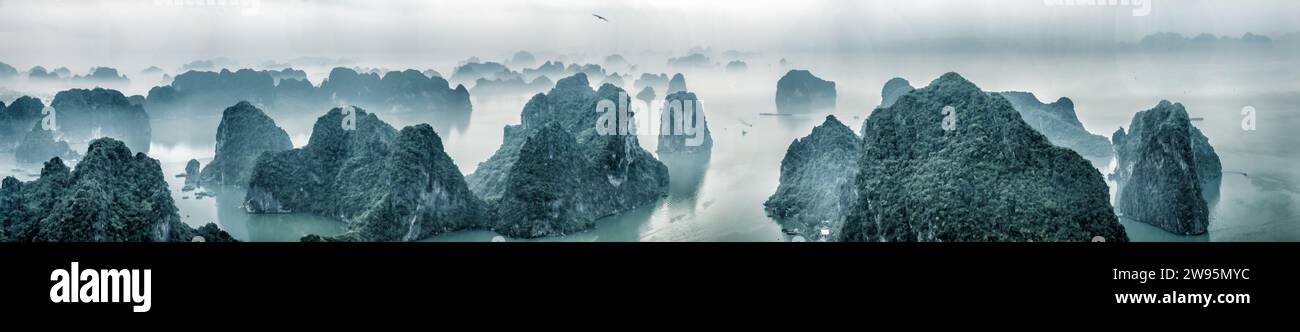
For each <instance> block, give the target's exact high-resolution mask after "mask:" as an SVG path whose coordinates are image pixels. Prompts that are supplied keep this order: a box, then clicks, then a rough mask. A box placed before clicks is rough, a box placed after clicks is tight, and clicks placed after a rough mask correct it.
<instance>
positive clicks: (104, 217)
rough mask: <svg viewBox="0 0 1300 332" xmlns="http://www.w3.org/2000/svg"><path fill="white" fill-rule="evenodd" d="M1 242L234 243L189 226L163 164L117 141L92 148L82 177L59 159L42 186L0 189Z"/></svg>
mask: <svg viewBox="0 0 1300 332" xmlns="http://www.w3.org/2000/svg"><path fill="white" fill-rule="evenodd" d="M0 239H2V240H4V241H16V242H172V241H181V242H189V241H206V242H218V241H233V238H231V237H230V235H229V234H226V232H225V231H222V230H220V229H218V228H217V227H216V225H213V224H208V225H205V226H204V227H201V228H199V229H194V228H191V227H189V226H188V225H186V224H185V223H183V222H181V220H180V216H179V214H178V213H177V209H176V205H175V204H174V201H173V200H172V197H171V194H170V193H169V191H168V189H167V183H166V182H165V181H164V178H163V173H162V169H161V167H159V164H158V161H157V160H155V159H152V158H149V157H148V156H146V155H144V154H143V153H136V154H134V155H132V153H131V149H130V148H128V147H127V145H126V144H125V143H123V142H121V141H118V140H115V139H111V138H101V139H96V140H94V141H93V142H91V143H90V148H89V149H88V150H87V151H86V155H85V157H84V158H83V159H82V160H81V161H80V162H79V163H77V166H76V169H75V170H74V169H69V168H68V166H66V165H65V164H64V163H63V160H61V159H59V158H53V159H50V160H49V161H47V162H45V166H44V167H43V168H42V169H41V174H40V178H38V179H37V180H34V181H30V182H21V181H18V180H17V179H15V178H13V177H6V178H5V179H4V181H3V185H2V186H0Z"/></svg>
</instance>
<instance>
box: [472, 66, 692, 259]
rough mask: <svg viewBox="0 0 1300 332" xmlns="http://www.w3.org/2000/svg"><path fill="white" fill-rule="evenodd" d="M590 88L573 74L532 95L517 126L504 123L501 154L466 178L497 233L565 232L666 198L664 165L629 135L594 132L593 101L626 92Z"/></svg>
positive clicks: (584, 77)
mask: <svg viewBox="0 0 1300 332" xmlns="http://www.w3.org/2000/svg"><path fill="white" fill-rule="evenodd" d="M589 84H590V83H588V81H587V75H586V74H575V75H573V76H570V77H566V78H564V79H561V80H560V81H558V82H556V85H555V88H553V89H551V91H550V92H548V93H546V94H538V95H536V96H533V98H532V99H531V100H529V101H528V103H527V104H526V105H525V106H524V109H523V113H522V115H521V119H522V123H520V124H518V125H510V126H506V128H505V138H504V142H503V143H502V144H501V147H500V149H498V150H497V152H496V153H495V154H494V155H493V156H492V157H491V158H489V159H488V160H487V161H485V162H483V163H481V164H479V166H478V169H477V170H476V171H475V172H474V173H473V174H470V175H469V176H468V177H467V178H466V180H467V181H468V183H469V187H470V189H472V190H473V191H474V193H475V194H477V195H478V196H479V197H482V198H483V199H484V200H485V201H487V202H488V204H490V205H492V206H494V207H495V208H494V209H495V210H496V211H497V212H498V216H499V217H500V221H499V222H498V223H497V224H496V225H495V226H494V230H496V231H497V232H499V233H502V234H506V235H508V236H513V237H525V238H535V237H542V236H551V235H562V234H568V233H572V232H576V231H580V230H584V229H588V228H590V227H592V226H593V225H594V222H595V220H596V219H598V218H600V217H604V216H608V215H611V214H615V213H619V212H622V211H627V210H629V209H632V208H634V207H636V206H640V205H645V204H650V203H652V202H653V201H655V200H657V199H658V198H660V197H662V196H663V195H665V194H666V193H667V187H668V169H667V167H666V166H664V164H663V163H661V162H659V161H658V160H656V159H655V158H654V156H653V155H651V154H650V153H649V152H648V151H646V150H645V149H642V148H641V146H640V144H639V143H638V142H637V137H636V136H635V135H617V134H615V135H602V134H599V133H597V128H596V125H597V121H598V118H599V117H600V115H601V114H600V113H596V112H593V111H592V110H595V109H596V104H597V103H598V102H599V101H601V100H608V101H611V102H612V101H617V100H618V98H620V95H622V96H623V97H625V98H626V96H627V95H626V93H625V92H624V91H623V89H621V88H618V87H615V86H613V85H609V84H606V85H602V86H601V87H600V89H599V90H593V89H592V88H591V87H590V85H589ZM625 102H630V100H629V101H625ZM615 104H618V103H615Z"/></svg>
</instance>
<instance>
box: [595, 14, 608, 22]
mask: <svg viewBox="0 0 1300 332" xmlns="http://www.w3.org/2000/svg"><path fill="white" fill-rule="evenodd" d="M591 16H595V17H596V18H598V19H600V20H601V21H605V22H609V19H607V18H605V17H604V16H600V15H596V14H591Z"/></svg>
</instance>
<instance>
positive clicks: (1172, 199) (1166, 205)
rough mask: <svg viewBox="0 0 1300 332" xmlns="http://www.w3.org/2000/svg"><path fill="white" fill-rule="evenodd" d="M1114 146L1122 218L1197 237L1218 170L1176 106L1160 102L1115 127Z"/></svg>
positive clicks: (1215, 190) (1204, 223) (1212, 154)
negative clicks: (1124, 125) (1124, 123)
mask: <svg viewBox="0 0 1300 332" xmlns="http://www.w3.org/2000/svg"><path fill="white" fill-rule="evenodd" d="M1111 140H1112V141H1113V142H1114V143H1115V151H1116V154H1117V158H1118V161H1117V167H1116V168H1115V172H1114V173H1111V175H1110V176H1111V178H1112V179H1114V180H1115V182H1116V186H1117V187H1118V188H1117V189H1116V194H1115V208H1116V209H1117V210H1119V212H1120V213H1123V215H1124V217H1126V218H1130V219H1133V220H1136V221H1138V222H1142V223H1147V224H1151V225H1154V226H1156V227H1160V228H1161V229H1164V230H1166V231H1169V232H1171V233H1174V234H1183V235H1195V234H1203V233H1205V232H1206V229H1207V228H1208V227H1209V223H1210V221H1209V209H1208V206H1207V204H1208V203H1207V202H1208V201H1214V200H1216V199H1217V196H1218V190H1219V189H1218V188H1219V183H1220V181H1222V177H1223V170H1222V165H1221V164H1220V162H1219V156H1218V154H1216V153H1215V152H1214V148H1213V147H1211V146H1210V143H1209V139H1208V138H1206V137H1205V135H1204V134H1201V131H1200V130H1199V129H1196V127H1195V126H1193V125H1192V123H1191V120H1190V118H1189V117H1188V115H1187V110H1186V109H1185V108H1184V107H1183V105H1182V104H1178V103H1170V102H1169V101H1160V103H1159V104H1158V105H1156V106H1155V107H1154V108H1152V109H1150V110H1146V111H1141V112H1138V113H1137V114H1136V115H1134V116H1133V121H1132V122H1131V123H1130V124H1129V129H1128V131H1125V130H1124V128H1120V129H1119V130H1117V131H1115V134H1114V135H1113V137H1112V139H1111Z"/></svg>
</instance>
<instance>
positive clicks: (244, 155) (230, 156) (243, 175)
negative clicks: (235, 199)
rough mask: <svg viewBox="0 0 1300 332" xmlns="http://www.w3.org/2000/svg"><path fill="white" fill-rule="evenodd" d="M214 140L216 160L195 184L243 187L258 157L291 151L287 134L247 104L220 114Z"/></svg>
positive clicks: (255, 108)
mask: <svg viewBox="0 0 1300 332" xmlns="http://www.w3.org/2000/svg"><path fill="white" fill-rule="evenodd" d="M216 140H217V146H216V156H215V157H214V158H212V162H210V163H208V165H207V166H206V167H204V168H203V171H202V173H200V174H199V182H203V183H211V184H236V185H242V184H246V183H248V180H249V174H250V173H251V171H252V168H253V164H254V162H256V161H257V157H259V156H261V155H262V153H264V152H277V151H284V150H289V149H292V148H293V142H291V141H290V140H289V134H288V133H286V132H285V131H284V129H281V128H280V127H279V126H276V125H275V120H273V119H271V117H269V116H267V115H266V113H263V112H262V110H261V109H258V108H257V107H255V106H253V105H252V104H250V103H248V102H247V101H241V102H239V103H238V104H235V105H234V106H231V107H228V108H226V110H225V111H223V112H222V115H221V124H220V125H219V126H218V127H217V137H216Z"/></svg>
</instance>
